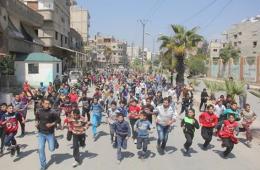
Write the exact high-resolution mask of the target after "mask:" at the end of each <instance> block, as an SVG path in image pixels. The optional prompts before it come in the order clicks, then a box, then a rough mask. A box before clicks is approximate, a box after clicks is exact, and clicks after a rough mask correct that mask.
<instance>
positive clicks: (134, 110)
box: [128, 106, 141, 119]
mask: <svg viewBox="0 0 260 170" xmlns="http://www.w3.org/2000/svg"><path fill="white" fill-rule="evenodd" d="M128 110H129V114H128V115H129V116H128V117H129V119H139V112H140V111H141V108H140V107H139V106H129V109H128Z"/></svg>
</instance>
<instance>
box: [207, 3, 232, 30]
mask: <svg viewBox="0 0 260 170" xmlns="http://www.w3.org/2000/svg"><path fill="white" fill-rule="evenodd" d="M232 1H233V0H229V1H228V2H227V3H226V4H225V5H224V6H223V8H222V9H221V10H220V11H219V13H217V15H215V16H214V17H213V18H212V19H211V20H210V21H209V22H208V23H207V24H206V25H205V26H203V27H202V28H204V29H206V28H208V27H209V26H210V25H211V24H212V23H214V22H215V20H216V19H217V18H218V17H219V16H220V15H221V14H222V13H223V12H224V11H225V9H226V8H227V7H228V6H229V5H230V4H231V2H232Z"/></svg>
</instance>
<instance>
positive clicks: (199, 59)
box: [186, 55, 207, 76]
mask: <svg viewBox="0 0 260 170" xmlns="http://www.w3.org/2000/svg"><path fill="white" fill-rule="evenodd" d="M206 59H207V57H206V56H204V55H196V56H192V57H190V58H188V59H187V62H186V64H187V66H188V67H189V71H190V75H191V76H192V75H199V74H206V73H207V67H206Z"/></svg>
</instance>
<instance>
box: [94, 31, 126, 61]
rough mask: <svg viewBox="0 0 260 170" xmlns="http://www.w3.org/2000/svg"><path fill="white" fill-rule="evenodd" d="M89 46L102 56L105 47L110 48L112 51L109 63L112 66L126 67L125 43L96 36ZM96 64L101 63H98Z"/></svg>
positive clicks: (108, 37)
mask: <svg viewBox="0 0 260 170" xmlns="http://www.w3.org/2000/svg"><path fill="white" fill-rule="evenodd" d="M91 42H92V43H90V46H92V47H93V46H94V48H95V51H96V52H97V53H98V54H104V51H105V49H106V47H108V48H110V49H111V51H112V56H111V58H110V61H109V63H110V64H112V65H127V64H128V59H127V43H126V42H124V41H120V40H117V39H115V38H114V37H113V36H102V35H101V34H99V33H98V34H97V35H96V36H95V39H94V40H93V41H91ZM98 62H103V61H101V60H100V61H99V60H98Z"/></svg>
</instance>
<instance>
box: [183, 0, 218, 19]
mask: <svg viewBox="0 0 260 170" xmlns="http://www.w3.org/2000/svg"><path fill="white" fill-rule="evenodd" d="M216 2H217V0H213V1H211V2H210V3H209V4H207V5H206V6H204V7H203V8H201V9H200V10H199V11H197V12H196V13H194V14H193V15H191V16H190V17H189V18H187V19H185V20H184V21H183V23H187V22H190V21H191V20H192V19H193V18H195V17H197V16H198V15H200V14H201V13H203V12H204V11H206V10H207V9H208V8H210V7H211V6H212V5H214V4H215V3H216Z"/></svg>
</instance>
